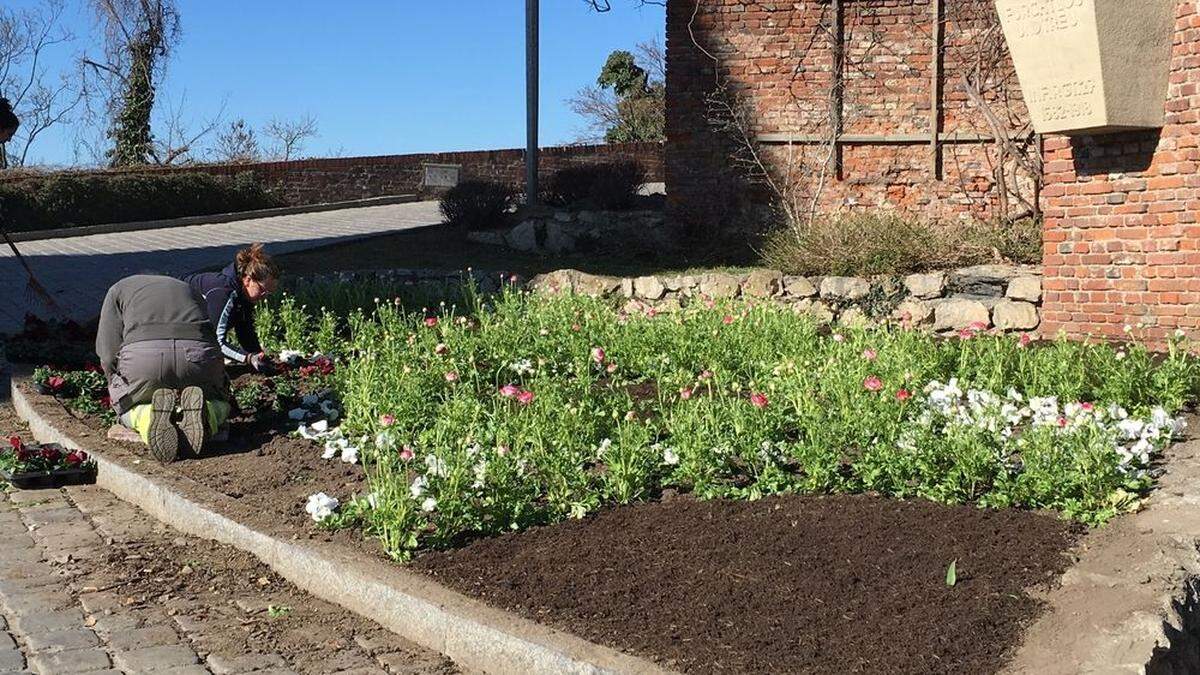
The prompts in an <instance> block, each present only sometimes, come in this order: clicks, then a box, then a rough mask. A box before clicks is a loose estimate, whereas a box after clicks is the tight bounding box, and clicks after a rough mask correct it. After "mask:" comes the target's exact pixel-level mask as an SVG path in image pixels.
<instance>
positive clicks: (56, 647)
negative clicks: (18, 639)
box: [23, 627, 100, 652]
mask: <svg viewBox="0 0 1200 675" xmlns="http://www.w3.org/2000/svg"><path fill="white" fill-rule="evenodd" d="M23 637H24V639H25V644H26V645H27V646H28V647H29V649H30V650H31V651H35V652H58V651H68V650H71V649H86V648H88V647H95V646H97V645H99V644H100V639H99V638H97V637H96V634H95V633H94V632H92V631H91V630H90V629H87V628H82V627H80V628H70V629H67V630H57V631H53V632H50V633H26V634H24V635H23Z"/></svg>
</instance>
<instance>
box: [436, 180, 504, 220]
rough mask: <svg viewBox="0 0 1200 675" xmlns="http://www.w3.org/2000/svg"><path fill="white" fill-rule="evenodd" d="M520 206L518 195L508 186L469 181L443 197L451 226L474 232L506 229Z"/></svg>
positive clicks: (489, 182)
mask: <svg viewBox="0 0 1200 675" xmlns="http://www.w3.org/2000/svg"><path fill="white" fill-rule="evenodd" d="M516 203H517V192H516V190H514V189H513V187H512V186H511V185H508V184H507V183H497V182H494V181H486V180H468V181H463V182H461V183H459V184H458V185H455V186H454V187H452V188H450V189H449V190H447V191H446V194H444V195H442V199H441V203H440V204H439V206H440V208H441V211H442V216H443V217H444V218H445V219H446V222H447V223H449V224H450V225H452V226H454V227H457V228H460V229H463V230H467V231H471V230H486V229H492V228H497V227H504V226H505V225H507V224H508V220H509V212H510V211H511V210H512V208H513V207H514V206H516Z"/></svg>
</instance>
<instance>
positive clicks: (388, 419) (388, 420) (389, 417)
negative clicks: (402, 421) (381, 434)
mask: <svg viewBox="0 0 1200 675" xmlns="http://www.w3.org/2000/svg"><path fill="white" fill-rule="evenodd" d="M395 423H396V416H395V415H393V414H391V413H384V414H382V415H380V416H379V426H381V427H390V426H392V425H393V424H395Z"/></svg>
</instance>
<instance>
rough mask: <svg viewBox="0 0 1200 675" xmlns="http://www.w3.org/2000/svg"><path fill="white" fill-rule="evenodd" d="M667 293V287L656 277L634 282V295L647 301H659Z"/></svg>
mask: <svg viewBox="0 0 1200 675" xmlns="http://www.w3.org/2000/svg"><path fill="white" fill-rule="evenodd" d="M666 292H667V288H666V286H663V283H662V282H661V281H659V280H658V277H655V276H646V277H638V278H636V279H634V280H633V294H634V295H635V296H636V297H639V298H645V299H646V300H658V299H659V298H661V297H662V296H663V294H664V293H666Z"/></svg>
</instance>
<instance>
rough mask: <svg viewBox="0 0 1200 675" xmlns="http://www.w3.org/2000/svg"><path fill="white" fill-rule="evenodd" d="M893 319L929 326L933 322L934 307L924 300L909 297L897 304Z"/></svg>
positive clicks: (911, 324)
mask: <svg viewBox="0 0 1200 675" xmlns="http://www.w3.org/2000/svg"><path fill="white" fill-rule="evenodd" d="M892 319H893V320H895V321H897V322H899V323H907V324H908V325H910V326H914V327H916V326H928V325H929V324H931V323H933V307H932V306H930V304H929V303H928V302H926V301H924V300H915V299H913V298H909V299H906V300H904V301H903V302H901V303H900V304H899V305H897V306H896V309H895V310H894V311H893V312H892Z"/></svg>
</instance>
